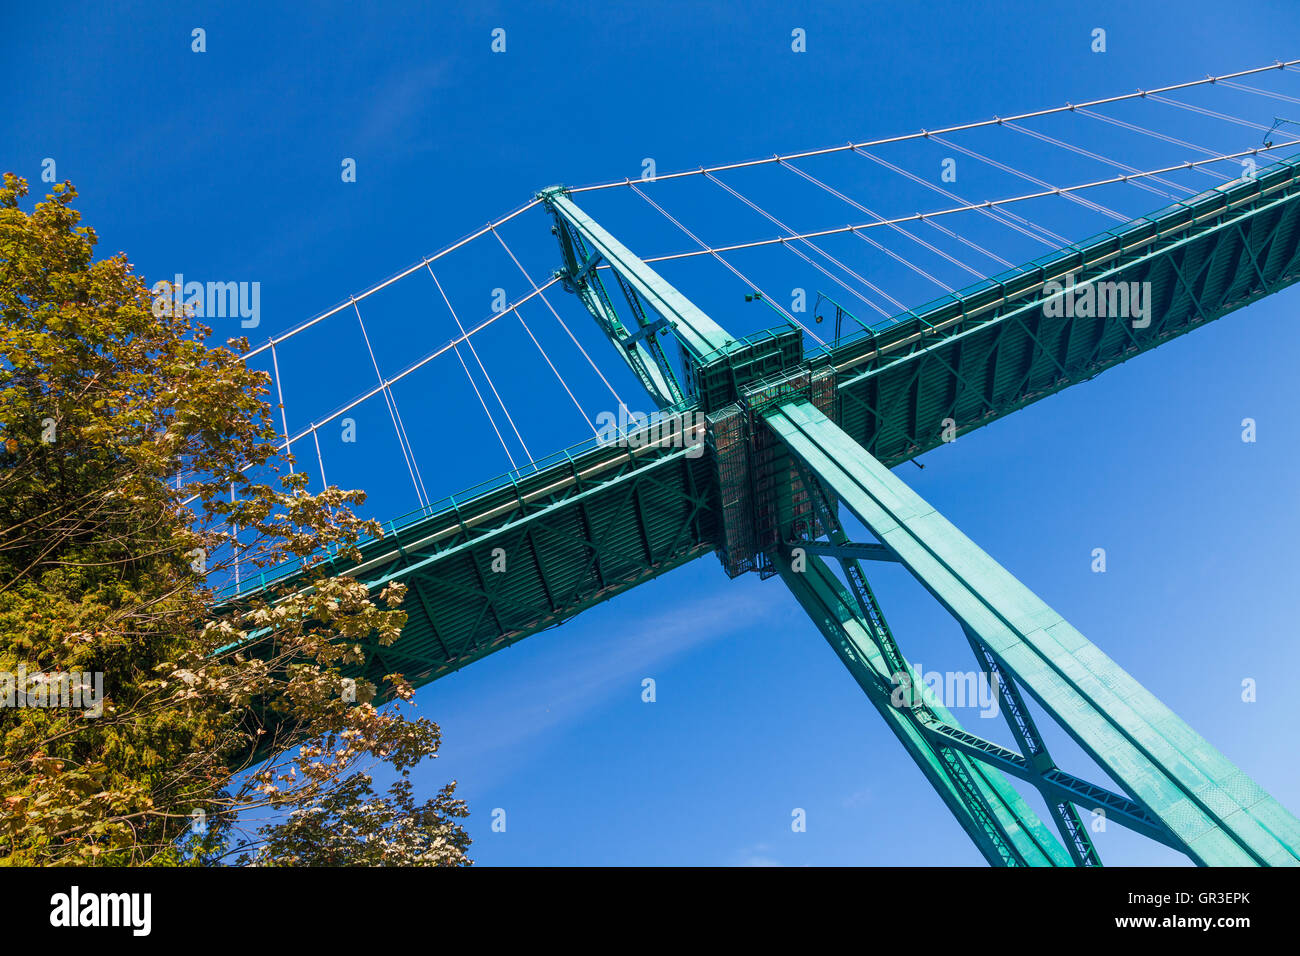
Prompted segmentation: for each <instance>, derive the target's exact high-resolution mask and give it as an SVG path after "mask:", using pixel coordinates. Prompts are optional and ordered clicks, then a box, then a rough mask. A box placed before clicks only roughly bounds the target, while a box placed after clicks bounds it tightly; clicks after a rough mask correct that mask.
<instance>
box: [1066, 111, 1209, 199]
mask: <svg viewBox="0 0 1300 956" xmlns="http://www.w3.org/2000/svg"><path fill="white" fill-rule="evenodd" d="M1079 112H1080V113H1082V114H1083V115H1084V116H1088V117H1091V118H1092V119H1095V120H1100V121H1101V122H1103V123H1109V124H1110V125H1111V126H1118V127H1120V128H1121V129H1127V130H1131V131H1132V132H1134V133H1140V134H1142V135H1143V136H1150V137H1152V138H1153V139H1158V140H1161V141H1163V142H1166V143H1171V144H1173V145H1175V146H1182V147H1183V148H1184V149H1194V150H1196V151H1197V152H1201V153H1205V154H1206V155H1207V156H1214V155H1216V154H1215V152H1214V150H1212V149H1209V148H1208V147H1205V146H1198V145H1196V144H1195V143H1189V142H1188V141H1187V140H1185V139H1179V138H1178V137H1177V136H1170V135H1168V134H1167V133H1161V132H1158V131H1156V130H1152V129H1147V128H1146V127H1144V126H1139V125H1137V124H1135V123H1126V122H1125V121H1124V120H1122V119H1116V118H1115V117H1113V116H1106V115H1105V114H1103V113H1094V112H1093V111H1092V110H1086V109H1083V108H1082V107H1080V108H1079ZM1196 172H1198V173H1201V174H1202V175H1205V176H1209V177H1211V178H1213V179H1217V180H1219V181H1220V182H1226V181H1227V180H1229V179H1231V178H1232V177H1231V176H1225V175H1223V173H1220V172H1216V171H1215V170H1213V169H1206V168H1205V167H1204V166H1197V167H1196Z"/></svg>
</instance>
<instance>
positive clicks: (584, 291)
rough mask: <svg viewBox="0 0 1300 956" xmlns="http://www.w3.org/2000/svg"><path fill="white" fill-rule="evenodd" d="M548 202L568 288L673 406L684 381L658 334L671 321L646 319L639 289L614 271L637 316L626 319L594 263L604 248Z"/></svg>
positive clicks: (645, 381)
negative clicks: (590, 243)
mask: <svg viewBox="0 0 1300 956" xmlns="http://www.w3.org/2000/svg"><path fill="white" fill-rule="evenodd" d="M544 195H545V194H544ZM548 206H549V208H550V210H551V214H552V216H553V218H554V219H555V229H554V230H553V231H554V232H555V235H556V237H557V238H558V239H559V241H560V254H561V256H562V257H563V259H564V269H563V272H562V273H561V275H562V277H563V280H564V286H565V288H566V289H568V290H569V291H570V292H572V293H574V294H575V295H577V296H578V298H579V299H580V300H581V301H582V304H583V305H584V306H586V308H587V311H588V312H590V313H591V316H592V318H594V319H595V320H596V325H598V326H599V327H600V330H601V331H602V332H604V333H605V337H606V338H608V339H609V340H610V341H611V342H612V343H613V344H614V345H615V347H616V348H617V351H618V354H619V355H621V356H622V357H623V360H624V361H625V362H627V364H628V366H629V367H630V368H631V369H632V372H633V373H634V374H635V375H636V377H637V378H638V379H640V381H641V384H642V385H643V386H644V387H645V389H646V391H647V392H649V393H650V395H651V396H652V397H653V398H654V400H655V402H656V403H657V404H658V405H659V407H660V408H669V407H671V406H673V405H676V404H678V403H679V402H681V401H682V400H683V398H684V395H683V393H682V388H681V385H680V384H679V383H678V381H677V375H676V373H675V372H674V371H673V367H672V364H671V363H670V362H669V361H668V357H667V356H666V355H665V354H664V351H663V346H662V345H661V344H660V342H659V339H658V338H657V336H656V333H657V332H659V331H660V330H662V329H666V328H668V329H670V324H669V322H668V320H667V319H666V318H663V317H662V316H661V317H660V318H659V319H658V320H656V321H651V320H649V319H647V318H646V314H645V308H644V306H643V305H642V303H641V300H640V298H639V297H638V296H637V294H636V291H635V290H634V289H633V288H632V286H630V285H629V284H628V283H627V281H626V280H625V279H624V278H623V276H622V275H621V274H620V273H618V272H617V271H614V276H615V279H616V281H617V282H618V285H619V288H620V289H621V290H622V292H623V296H624V298H625V299H626V300H627V304H628V309H629V310H630V312H631V313H632V317H633V318H634V319H635V324H634V325H632V327H629V326H628V324H626V323H624V322H623V320H622V319H620V318H619V315H618V312H617V310H616V309H615V308H614V304H613V302H612V301H611V300H610V297H609V293H608V291H606V289H605V284H604V283H603V282H602V281H601V279H600V275H599V273H598V272H597V270H596V266H597V265H598V264H599V263H600V262H601V261H602V260H603V259H604V255H603V253H602V252H601V251H600V249H595V250H594V251H589V250H588V242H587V240H586V239H585V238H584V233H583V231H582V229H581V228H580V227H579V226H578V225H577V224H576V223H575V222H573V221H570V220H569V219H566V218H565V217H564V215H563V214H562V213H561V211H560V208H559V207H557V206H556V204H555V203H554V202H553V201H548Z"/></svg>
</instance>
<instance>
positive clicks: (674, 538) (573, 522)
mask: <svg viewBox="0 0 1300 956" xmlns="http://www.w3.org/2000/svg"><path fill="white" fill-rule="evenodd" d="M688 437H689V436H688ZM659 438H660V440H659V441H658V442H657V443H654V442H638V443H637V444H636V445H635V447H633V446H631V445H630V444H629V445H618V444H607V445H601V444H597V445H596V446H595V447H591V448H588V449H586V450H585V451H582V452H579V453H575V454H572V455H570V454H567V453H565V454H562V455H560V456H556V458H557V459H558V462H557V463H555V464H551V465H550V467H547V468H544V469H542V470H540V471H538V472H535V473H533V474H531V475H527V476H523V475H519V476H514V477H512V478H511V480H509V481H506V482H504V483H499V484H497V485H496V486H495V487H493V488H492V489H490V490H487V491H484V492H481V493H479V494H476V495H465V496H464V497H463V500H457V499H456V498H453V499H450V500H449V501H448V502H446V503H445V504H443V505H440V506H438V507H435V508H434V509H431V512H432V513H427V514H426V513H417V514H416V515H414V516H411V517H410V518H409V519H408V520H406V521H403V522H401V523H398V522H392V523H390V525H389V527H388V529H387V533H386V534H385V535H384V537H382V538H378V539H373V540H370V541H367V542H365V543H364V544H363V545H362V547H361V552H362V560H361V561H360V562H359V563H352V562H350V561H348V562H344V561H341V560H332V561H329V562H327V563H326V565H325V570H327V571H328V572H329V573H332V574H346V575H349V576H352V577H355V578H357V579H358V580H360V581H363V582H365V583H366V584H367V585H369V586H370V587H371V588H372V589H378V588H380V587H382V586H383V585H384V584H385V583H387V582H389V581H401V582H403V583H405V584H406V586H407V588H408V594H407V598H406V601H405V603H404V604H403V610H405V611H406V612H407V613H408V614H409V619H408V621H407V624H406V626H405V628H403V630H402V636H401V638H400V640H398V641H397V642H395V643H394V644H393V645H391V646H389V647H382V646H379V645H378V644H377V643H373V642H372V643H369V644H366V645H365V646H366V650H367V654H368V657H367V662H366V670H365V671H364V676H366V677H367V678H369V679H370V680H372V681H374V682H376V684H378V683H379V682H380V681H379V678H382V677H383V675H385V674H388V673H392V672H394V671H400V672H401V673H403V674H404V675H405V676H406V677H407V679H408V680H411V682H412V683H413V684H415V685H416V686H419V685H421V684H425V683H427V682H429V681H431V680H436V679H437V678H438V677H441V676H443V675H444V674H447V673H450V672H451V671H454V670H457V669H459V668H461V667H463V666H465V665H466V664H468V663H470V662H471V661H474V660H477V659H478V658H480V657H483V656H485V655H487V654H490V653H492V652H493V651H497V650H500V649H501V648H504V647H507V646H509V645H510V644H513V643H514V642H516V641H518V640H521V639H522V638H524V637H527V636H529V635H530V634H535V633H537V632H538V631H541V630H544V629H546V628H548V627H553V626H555V625H557V624H560V623H563V622H564V621H567V620H568V619H569V618H571V617H573V616H574V615H575V614H578V613H580V612H581V611H583V610H585V609H586V608H589V607H591V606H593V605H595V604H598V603H600V602H601V601H605V600H608V599H609V598H611V597H613V596H614V595H616V594H619V593H622V592H623V591H626V590H628V589H629V588H632V587H635V586H636V585H637V584H640V583H641V582H643V581H647V580H649V579H651V578H653V577H657V576H658V575H660V574H663V573H664V572H665V571H670V570H672V569H673V568H675V567H678V566H679V565H681V564H683V563H685V562H687V561H690V560H693V559H694V558H697V557H701V556H703V555H705V554H708V553H709V552H711V551H712V550H713V541H714V539H715V537H716V531H715V526H716V514H715V511H714V506H713V496H712V493H711V489H710V482H711V478H710V471H709V468H710V465H709V460H708V459H707V458H706V457H704V456H703V455H702V451H703V449H702V448H701V447H700V446H699V445H698V443H697V444H696V445H695V446H694V447H689V446H687V444H686V439H683V438H682V436H681V435H680V433H664V434H662V435H660V436H659ZM498 549H500V550H499V551H498ZM502 556H504V557H505V564H504V569H505V570H501V567H502V565H501V563H500V561H499V560H498V559H499V558H501V557H502ZM301 578H302V575H301V572H296V571H293V570H290V571H289V572H288V573H285V574H283V575H282V576H281V577H280V578H278V579H276V580H274V581H269V582H265V583H263V582H256V583H255V587H254V588H253V589H252V590H251V591H246V592H242V593H232V592H229V591H228V592H226V593H225V594H224V595H223V596H222V597H223V600H225V601H227V602H229V603H238V602H240V601H244V600H247V598H248V597H249V596H250V594H258V593H266V592H271V593H274V591H275V590H277V589H284V588H289V589H292V588H294V587H296V586H298V582H299V581H300V580H301Z"/></svg>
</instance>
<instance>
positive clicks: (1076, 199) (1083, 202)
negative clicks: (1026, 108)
mask: <svg viewBox="0 0 1300 956" xmlns="http://www.w3.org/2000/svg"><path fill="white" fill-rule="evenodd" d="M931 139H933V140H934V141H935V142H936V143H942V144H943V145H944V146H947V147H948V148H949V149H955V150H957V152H959V153H964V154H965V155H967V156H970V157H972V158H973V159H978V160H979V161H980V162H981V163H986V164H988V165H989V166H992V167H994V168H995V169H1000V170H1002V171H1003V172H1006V173H1010V174H1011V175H1012V176H1019V177H1020V178H1021V179H1023V180H1025V181H1026V182H1030V183H1035V184H1036V185H1039V186H1042V187H1043V188H1044V189H1050V190H1051V191H1052V192H1054V193H1059V194H1061V195H1063V196H1064V197H1065V198H1066V199H1068V200H1070V202H1073V203H1077V204H1078V205H1080V206H1083V207H1085V208H1087V209H1091V210H1092V211H1093V212H1099V213H1101V214H1102V215H1104V216H1110V217H1111V218H1112V219H1114V220H1116V221H1117V222H1128V221H1129V217H1128V216H1124V215H1121V214H1120V213H1117V212H1116V211H1115V210H1113V209H1108V208H1106V207H1105V206H1103V205H1102V204H1101V203H1096V202H1093V201H1092V200H1091V199H1084V198H1083V197H1082V196H1076V195H1074V194H1073V193H1065V192H1063V191H1062V190H1061V189H1060V188H1059V187H1057V186H1053V185H1052V184H1051V183H1049V182H1046V181H1044V180H1042V179H1039V178H1038V177H1037V176H1031V175H1029V174H1028V173H1025V172H1021V171H1020V170H1018V169H1016V168H1014V167H1012V166H1008V165H1007V164H1006V163H1001V162H998V161H997V160H996V159H993V158H991V157H989V156H985V155H984V154H983V153H978V152H976V151H975V150H973V149H968V148H967V147H965V146H958V145H957V144H956V143H954V142H952V140H947V139H944V138H943V137H941V136H932V137H931ZM1124 181H1125V182H1127V181H1128V180H1124Z"/></svg>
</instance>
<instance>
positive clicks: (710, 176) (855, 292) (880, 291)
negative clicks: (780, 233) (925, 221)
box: [707, 173, 898, 329]
mask: <svg viewBox="0 0 1300 956" xmlns="http://www.w3.org/2000/svg"><path fill="white" fill-rule="evenodd" d="M707 178H708V180H709V181H710V182H713V183H716V184H717V185H719V186H721V187H722V188H723V189H725V190H726V191H727V192H729V193H731V195H732V196H734V197H735V198H737V199H739V200H740V201H741V202H743V203H744V204H745V205H747V206H749V207H750V208H751V209H753V210H754V211H755V212H757V213H759V214H760V215H762V216H765V217H766V218H767V219H768V220H770V221H771V222H774V223H776V225H778V226H780V227H781V228H782V229H784V230H785V231H786V232H788V233H790V235H792V236H793V235H794V234H795V231H794V230H793V229H791V228H790V227H789V226H787V225H786V224H785V223H783V222H782V221H781V220H779V219H777V218H776V217H775V216H773V215H772V214H771V213H769V212H768V211H767V210H766V209H763V208H762V207H761V206H759V205H758V204H757V203H755V202H753V201H752V200H750V199H749V198H747V197H746V196H744V195H742V194H741V193H740V191H739V190H737V189H733V188H732V187H731V186H728V185H727V184H726V183H724V182H723V181H722V180H721V179H719V178H718V177H717V176H714V175H713V174H712V173H709V174H708V176H707ZM798 241H800V242H802V243H803V244H804V245H806V246H808V247H809V248H810V249H812V250H814V251H815V252H818V253H820V254H821V255H822V256H824V257H825V258H826V259H827V260H828V261H830V262H831V263H832V264H834V265H836V266H838V267H839V268H840V269H843V270H844V271H845V272H846V273H848V274H849V275H850V276H852V277H853V278H854V279H856V280H857V281H859V282H861V283H862V284H863V285H865V286H866V287H867V288H869V289H871V290H872V291H873V292H875V293H876V294H877V295H880V296H883V297H884V298H886V299H888V300H889V301H890V302H894V303H897V301H898V300H897V299H895V298H894V297H893V296H891V295H889V293H887V292H885V291H884V290H883V289H880V288H879V287H877V286H876V285H875V284H874V283H872V282H869V281H868V280H867V279H866V278H864V277H863V276H860V275H858V273H856V272H854V271H853V270H852V269H850V268H849V267H848V266H846V265H845V264H844V263H842V262H840V260H838V259H836V258H835V257H834V256H832V255H831V254H830V253H829V252H827V251H826V250H824V249H822V248H821V247H820V246H817V245H814V244H813V243H812V242H809V241H808V240H807V239H800V240H798ZM784 248H786V249H788V250H790V251H791V252H793V253H794V254H795V255H797V256H799V258H801V259H803V260H804V261H805V262H807V263H808V264H809V265H810V266H812V267H813V268H814V269H817V270H818V271H819V272H821V273H822V274H823V275H825V276H826V277H827V278H829V279H831V280H832V281H833V282H836V283H838V284H839V286H840V288H842V289H845V290H846V291H848V292H849V293H850V294H852V295H855V296H857V297H858V299H860V300H861V301H863V302H865V303H866V304H867V305H868V306H870V307H871V308H873V309H875V310H876V311H877V312H879V313H880V314H881V315H883V316H885V317H886V318H889V317H890V313H888V312H886V311H885V310H884V309H882V308H881V307H880V306H878V305H877V304H876V303H874V302H872V301H871V300H870V299H868V298H867V297H866V296H864V295H863V294H862V293H861V292H859V291H858V290H857V289H854V288H853V287H852V286H850V285H849V284H848V283H846V282H844V281H843V280H841V279H840V278H839V277H838V276H836V275H834V274H832V273H831V272H829V271H828V270H826V269H824V268H822V266H820V265H818V264H817V263H816V262H813V261H812V260H811V259H810V258H808V257H807V256H806V255H804V254H803V253H802V252H800V251H799V250H798V249H796V248H795V247H794V246H792V245H790V244H788V243H787V244H785V246H784ZM858 324H859V325H861V326H862V327H863V328H864V329H865V328H867V326H866V325H864V324H863V323H862V322H861V321H859V322H858Z"/></svg>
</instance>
